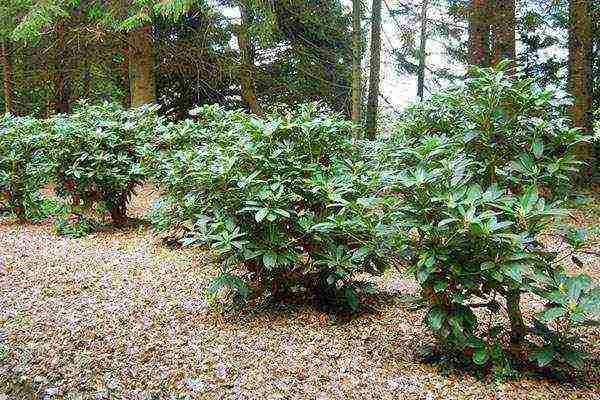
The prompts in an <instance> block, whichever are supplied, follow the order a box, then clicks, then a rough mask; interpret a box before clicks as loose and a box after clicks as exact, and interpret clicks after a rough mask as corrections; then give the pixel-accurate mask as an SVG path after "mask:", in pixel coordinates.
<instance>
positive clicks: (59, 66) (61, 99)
mask: <svg viewBox="0 0 600 400" xmlns="http://www.w3.org/2000/svg"><path fill="white" fill-rule="evenodd" d="M55 57H56V59H55V63H56V72H55V78H54V86H55V90H56V99H55V107H54V108H55V110H56V112H58V113H62V114H68V113H69V112H70V111H71V103H70V97H71V93H70V92H71V90H70V85H69V81H68V77H67V71H66V69H67V62H66V60H67V54H66V44H65V24H64V21H59V22H58V23H57V25H56V52H55Z"/></svg>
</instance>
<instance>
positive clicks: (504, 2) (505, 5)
mask: <svg viewBox="0 0 600 400" xmlns="http://www.w3.org/2000/svg"><path fill="white" fill-rule="evenodd" d="M491 13H492V14H493V18H492V20H493V23H492V39H491V63H492V65H495V64H497V63H498V62H499V61H501V60H503V59H509V60H514V59H515V56H516V54H515V53H516V29H517V19H516V15H515V13H516V8H515V0H497V1H496V2H495V3H494V7H493V8H492V9H491Z"/></svg>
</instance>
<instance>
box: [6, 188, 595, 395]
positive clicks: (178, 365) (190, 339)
mask: <svg viewBox="0 0 600 400" xmlns="http://www.w3.org/2000/svg"><path fill="white" fill-rule="evenodd" d="M154 198H155V193H152V191H151V190H150V189H147V190H145V191H144V193H142V194H141V195H140V196H138V197H137V198H136V199H135V207H134V213H135V214H138V215H142V214H143V212H144V211H145V210H146V209H147V208H148V207H149V203H150V202H151V201H152V199H154ZM590 210H591V209H590ZM590 210H587V211H583V212H582V211H580V212H578V214H577V215H578V220H579V222H580V223H581V224H582V225H585V224H588V225H591V226H596V221H597V220H598V218H597V216H598V213H596V212H595V211H594V212H592V211H593V210H591V211H590ZM588 211H589V212H588ZM585 268H586V272H588V273H590V274H592V275H594V276H595V277H596V278H598V279H600V267H599V263H598V260H596V261H590V262H589V263H586V267H585ZM214 274H215V270H214V266H213V265H211V260H210V258H209V256H208V255H206V254H202V253H200V252H197V251H192V250H172V249H169V248H166V247H164V246H161V245H160V244H158V243H157V242H156V240H155V238H153V236H152V234H151V232H150V231H149V230H147V229H146V228H139V229H133V230H131V231H128V232H101V233H97V234H94V235H91V236H88V237H86V238H83V239H74V238H65V237H58V236H56V235H55V234H54V233H53V231H52V223H51V222H47V223H40V224H36V225H26V226H23V225H16V224H14V223H11V222H7V221H5V222H0V400H7V399H18V400H21V399H47V400H51V399H71V400H75V399H98V400H100V399H140V400H141V399H143V400H146V399H148V400H150V399H173V400H177V399H318V400H325V399H424V400H433V399H444V400H446V399H448V400H449V399H456V400H458V399H531V400H546V399H561V400H567V399H590V400H600V371H598V368H597V367H598V365H600V363H599V362H598V361H599V360H598V352H597V351H596V352H595V354H596V356H595V358H596V359H595V360H592V362H590V363H589V368H588V370H587V371H584V372H582V373H578V374H576V375H574V376H573V377H569V379H565V380H563V381H561V382H558V381H553V380H550V379H541V378H532V377H527V375H526V374H524V376H523V377H522V378H520V379H517V380H512V381H505V382H500V381H495V380H494V379H493V378H491V377H487V378H482V379H477V378H475V377H474V376H472V374H467V373H464V372H463V373H459V372H456V371H451V372H446V371H444V370H443V369H442V367H440V365H426V364H423V363H420V362H419V361H418V359H417V357H416V355H415V350H416V349H417V348H419V347H420V346H423V345H425V344H428V343H432V339H431V335H430V334H429V332H428V331H427V329H426V328H425V327H424V326H422V324H421V319H422V316H423V315H422V312H420V311H413V310H412V309H411V307H409V305H408V303H407V302H405V301H402V298H403V297H402V296H399V297H398V298H397V300H392V301H390V302H388V303H386V304H385V305H384V306H382V307H381V308H380V309H379V310H378V311H377V312H374V313H372V314H368V315H362V316H360V317H357V318H353V319H351V320H349V321H343V322H342V321H338V320H336V319H335V318H332V316H330V315H328V314H326V313H324V312H322V311H319V310H317V309H314V308H312V307H310V306H308V305H307V306H302V305H299V306H286V307H283V306H282V307H266V308H264V309H257V310H255V311H254V312H251V313H250V312H248V313H245V314H244V317H240V318H233V319H228V320H226V319H223V317H219V316H218V313H215V312H214V311H213V310H211V309H210V308H209V307H208V305H207V304H206V302H205V300H204V297H203V292H204V289H205V288H206V286H207V283H208V281H209V279H210V278H211V277H212V276H214ZM377 283H378V285H379V286H380V288H381V289H382V290H383V291H387V292H390V293H396V292H401V293H403V294H411V293H416V292H417V291H418V287H417V284H416V283H415V281H414V280H413V279H411V277H409V276H404V275H401V274H397V273H396V274H389V275H387V276H385V277H384V278H382V279H380V280H379V281H378V282H377ZM530 306H531V308H535V306H536V305H535V304H530ZM588 340H589V341H590V343H591V344H592V345H593V346H594V345H595V346H596V347H600V333H599V332H598V331H596V332H595V333H593V336H591V337H590V338H588ZM186 396H187V397H186Z"/></svg>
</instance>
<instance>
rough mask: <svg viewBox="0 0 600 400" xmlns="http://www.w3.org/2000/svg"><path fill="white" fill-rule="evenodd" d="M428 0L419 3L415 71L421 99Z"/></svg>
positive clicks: (418, 94)
mask: <svg viewBox="0 0 600 400" xmlns="http://www.w3.org/2000/svg"><path fill="white" fill-rule="evenodd" d="M428 3H429V2H428V0H423V3H422V4H421V38H420V41H421V43H420V45H419V70H418V73H417V97H418V98H419V99H421V101H423V95H424V94H425V62H426V57H427V54H426V51H427V7H428V6H429V4H428Z"/></svg>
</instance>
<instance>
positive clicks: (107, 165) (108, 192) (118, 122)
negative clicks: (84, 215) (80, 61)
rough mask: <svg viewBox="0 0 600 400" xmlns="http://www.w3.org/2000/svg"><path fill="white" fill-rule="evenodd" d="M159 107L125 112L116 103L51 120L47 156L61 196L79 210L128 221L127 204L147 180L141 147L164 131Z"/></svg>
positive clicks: (88, 107) (118, 221)
mask: <svg viewBox="0 0 600 400" xmlns="http://www.w3.org/2000/svg"><path fill="white" fill-rule="evenodd" d="M155 111H156V108H155V107H149V106H146V107H141V108H137V109H131V110H125V109H123V108H122V107H121V106H119V105H118V104H115V103H103V104H99V105H88V104H81V105H80V106H79V107H78V108H77V109H76V111H75V112H74V113H73V114H71V115H58V116H56V117H54V118H53V119H52V120H51V121H50V127H51V131H50V133H49V139H48V142H49V143H50V145H49V146H48V156H49V157H50V159H51V160H52V163H53V165H54V173H53V176H54V182H53V183H54V185H55V191H56V193H57V195H58V196H59V197H61V198H68V199H70V200H71V205H72V207H73V210H74V211H91V210H94V211H108V212H109V213H110V215H111V217H112V219H113V221H114V222H115V223H116V224H122V223H124V222H125V221H126V218H127V216H126V211H127V202H128V201H129V199H130V197H131V195H132V194H133V192H134V190H135V189H136V187H138V186H139V185H141V184H142V182H143V181H144V175H143V174H142V172H141V169H140V156H139V153H138V146H139V145H140V144H143V143H145V142H146V141H147V140H148V138H149V137H150V135H151V133H152V132H153V131H154V129H155V127H156V126H160V122H159V119H158V118H157V117H156V114H155Z"/></svg>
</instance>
